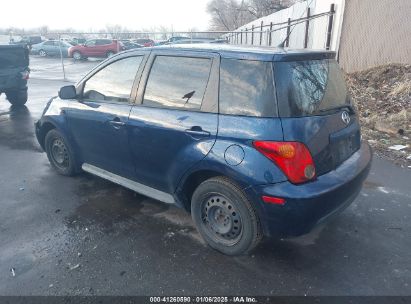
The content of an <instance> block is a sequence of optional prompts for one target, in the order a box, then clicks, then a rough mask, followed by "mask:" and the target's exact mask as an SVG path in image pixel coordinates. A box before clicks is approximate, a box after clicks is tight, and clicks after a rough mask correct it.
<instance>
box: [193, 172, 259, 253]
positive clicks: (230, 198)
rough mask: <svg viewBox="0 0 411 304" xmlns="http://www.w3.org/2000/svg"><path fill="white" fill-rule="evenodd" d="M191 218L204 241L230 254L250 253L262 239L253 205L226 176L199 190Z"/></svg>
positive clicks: (198, 188) (194, 198)
mask: <svg viewBox="0 0 411 304" xmlns="http://www.w3.org/2000/svg"><path fill="white" fill-rule="evenodd" d="M191 215H192V218H193V220H194V223H195V224H196V226H197V229H198V231H199V232H200V234H201V236H202V237H203V238H204V240H205V241H206V242H207V243H208V244H209V245H210V246H211V247H212V248H214V249H216V250H218V251H220V252H222V253H224V254H227V255H240V254H244V253H248V252H249V251H251V250H252V249H253V248H254V247H255V246H257V244H258V243H259V242H260V240H261V238H262V233H261V227H260V223H259V219H258V216H257V214H256V212H255V210H254V208H253V206H252V205H251V203H250V202H249V200H248V199H247V197H246V196H245V194H244V193H243V191H242V190H241V189H240V188H239V187H238V186H237V185H235V184H234V183H233V182H231V181H230V180H228V179H226V178H223V177H216V178H211V179H208V180H206V181H205V182H203V183H201V184H200V185H199V186H198V187H197V189H196V190H195V191H194V194H193V197H192V200H191Z"/></svg>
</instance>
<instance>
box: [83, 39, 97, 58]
mask: <svg viewBox="0 0 411 304" xmlns="http://www.w3.org/2000/svg"><path fill="white" fill-rule="evenodd" d="M96 43H97V40H96V39H93V40H88V41H87V42H86V43H85V45H84V52H85V55H86V56H90V57H93V56H98V46H97V45H96Z"/></svg>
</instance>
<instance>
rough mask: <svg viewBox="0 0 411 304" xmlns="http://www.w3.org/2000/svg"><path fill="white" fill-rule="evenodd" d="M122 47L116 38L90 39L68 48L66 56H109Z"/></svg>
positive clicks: (79, 57)
mask: <svg viewBox="0 0 411 304" xmlns="http://www.w3.org/2000/svg"><path fill="white" fill-rule="evenodd" d="M123 49H124V48H123V45H122V44H121V42H119V41H117V40H111V39H91V40H87V41H86V42H85V43H84V44H78V45H74V46H72V47H71V48H69V49H68V56H69V57H72V58H74V59H76V60H80V59H84V58H87V57H110V56H112V55H114V54H116V53H118V52H121V51H122V50H123Z"/></svg>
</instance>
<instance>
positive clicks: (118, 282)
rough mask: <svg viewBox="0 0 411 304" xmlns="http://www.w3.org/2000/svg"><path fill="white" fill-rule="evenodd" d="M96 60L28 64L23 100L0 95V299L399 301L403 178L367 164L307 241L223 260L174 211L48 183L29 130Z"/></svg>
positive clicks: (79, 183) (407, 213)
mask: <svg viewBox="0 0 411 304" xmlns="http://www.w3.org/2000/svg"><path fill="white" fill-rule="evenodd" d="M98 62H99V61H97V60H91V61H84V62H74V61H72V60H71V59H65V71H66V81H63V74H62V70H61V63H60V59H59V58H40V57H33V58H31V65H30V66H31V69H32V73H31V80H30V81H29V101H28V102H27V104H26V106H25V107H22V108H13V107H10V105H9V103H8V102H7V100H6V99H5V96H4V95H1V96H0V156H1V157H0V170H1V174H0V194H1V197H0V206H1V210H2V211H1V213H0V294H1V295H17V294H18V295H148V294H150V295H163V294H165V295H194V294H196V295H233V294H242V295H244V294H247V295H410V294H411V255H410V249H411V221H410V219H411V189H410V180H411V170H410V169H404V168H400V167H398V166H395V165H394V164H392V163H390V162H388V161H386V160H383V159H380V158H377V157H376V158H374V162H373V167H372V171H371V173H370V175H369V177H368V179H367V181H366V183H365V185H364V188H363V190H362V192H361V194H360V195H359V197H358V198H357V199H356V200H355V201H354V203H353V204H352V205H351V206H350V207H349V208H348V209H347V210H346V211H344V212H343V213H342V214H341V215H340V216H339V217H337V218H336V219H334V220H333V221H332V222H330V223H328V225H326V226H321V227H318V228H317V229H316V230H315V231H313V232H312V233H310V234H309V235H306V236H303V237H299V238H295V239H287V240H265V241H264V242H263V244H262V245H260V246H259V247H258V248H257V249H256V250H255V251H254V252H252V254H250V255H248V256H240V257H228V256H224V255H222V254H220V253H218V252H216V251H214V250H212V249H210V248H209V247H207V246H206V245H205V244H204V242H203V241H202V240H201V237H200V236H199V234H198V233H197V232H196V230H195V228H194V225H193V223H192V220H191V217H190V215H189V214H187V213H186V212H185V211H183V210H180V209H177V208H175V207H173V206H170V205H165V204H163V203H160V202H157V201H154V200H152V199H149V198H147V197H144V196H142V195H139V194H136V193H134V192H132V191H129V190H127V189H125V188H123V187H120V186H117V185H115V184H113V183H110V182H108V181H105V180H102V179H100V178H98V177H94V176H91V175H88V174H81V175H79V176H77V177H75V178H67V177H63V176H60V175H58V174H57V173H56V172H55V171H54V170H52V168H51V167H50V165H49V162H48V160H47V157H46V155H45V153H42V151H41V148H40V146H39V145H38V143H37V140H36V139H35V135H34V128H33V123H34V121H36V120H37V119H38V118H39V117H40V116H41V113H42V110H43V108H44V106H45V104H46V102H47V101H48V99H49V98H50V97H51V96H53V95H56V93H57V91H58V89H59V88H60V87H61V86H63V85H67V84H70V83H74V82H75V81H77V80H79V79H80V78H81V76H82V75H84V74H85V73H87V71H89V70H90V69H91V68H92V67H93V66H95V65H96V64H98Z"/></svg>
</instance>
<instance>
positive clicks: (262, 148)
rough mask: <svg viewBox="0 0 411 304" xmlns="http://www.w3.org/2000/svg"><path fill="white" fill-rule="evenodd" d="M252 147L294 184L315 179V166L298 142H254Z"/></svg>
mask: <svg viewBox="0 0 411 304" xmlns="http://www.w3.org/2000/svg"><path fill="white" fill-rule="evenodd" d="M253 146H254V147H255V148H256V149H257V150H258V151H259V152H261V153H262V154H264V156H266V157H267V158H269V159H270V160H272V161H273V162H274V163H275V164H276V165H277V166H278V167H279V168H280V169H281V170H282V171H283V172H284V174H285V175H286V176H287V178H288V180H289V181H290V182H292V183H294V184H300V183H304V182H307V181H310V180H312V179H314V178H315V166H314V162H313V159H312V157H311V153H310V151H309V150H308V148H307V147H306V146H305V145H304V144H302V143H299V142H294V141H289V142H286V141H285V142H276V141H254V142H253Z"/></svg>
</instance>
